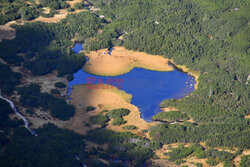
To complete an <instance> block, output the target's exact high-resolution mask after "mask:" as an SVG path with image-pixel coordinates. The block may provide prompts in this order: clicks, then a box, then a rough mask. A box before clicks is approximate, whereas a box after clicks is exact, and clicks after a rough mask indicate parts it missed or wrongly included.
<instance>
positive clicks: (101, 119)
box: [90, 115, 109, 126]
mask: <svg viewBox="0 0 250 167" xmlns="http://www.w3.org/2000/svg"><path fill="white" fill-rule="evenodd" d="M108 121H109V118H108V117H107V116H105V115H95V116H92V117H90V122H91V123H93V124H99V125H101V126H105V125H106V123H107V122H108Z"/></svg>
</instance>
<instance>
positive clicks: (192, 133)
mask: <svg viewBox="0 0 250 167" xmlns="http://www.w3.org/2000/svg"><path fill="white" fill-rule="evenodd" d="M248 123H249V120H247V119H241V118H239V119H234V120H228V122H227V123H224V124H214V123H207V124H201V125H194V124H191V123H184V124H161V125H156V126H154V127H152V128H151V129H150V132H149V135H150V136H151V137H152V138H153V139H154V140H156V141H159V142H161V143H164V144H168V143H177V142H183V143H186V142H194V143H198V142H207V145H208V146H211V147H216V146H218V147H219V146H225V147H238V148H240V149H244V148H248V149H249V140H248V138H249V137H250V134H249V133H248V131H247V129H248V128H249V127H248ZM226 132H227V133H228V134H227V133H226ZM208 140H209V141H208Z"/></svg>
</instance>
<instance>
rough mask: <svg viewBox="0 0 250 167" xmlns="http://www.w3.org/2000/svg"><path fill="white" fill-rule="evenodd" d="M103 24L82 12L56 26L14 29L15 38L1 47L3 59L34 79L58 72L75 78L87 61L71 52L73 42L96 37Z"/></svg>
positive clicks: (26, 24) (38, 25) (41, 25)
mask: <svg viewBox="0 0 250 167" xmlns="http://www.w3.org/2000/svg"><path fill="white" fill-rule="evenodd" d="M101 23H102V21H101V20H100V19H99V18H98V16H96V15H94V14H90V13H87V12H83V13H78V14H72V15H68V16H67V18H66V19H64V20H62V21H60V22H59V23H55V24H49V23H41V22H31V23H25V24H24V25H20V26H14V27H15V29H16V38H15V39H14V40H11V41H8V40H3V41H2V42H1V43H0V53H1V58H3V59H4V60H5V61H6V62H9V63H18V64H20V65H23V66H24V67H26V68H27V69H28V70H30V71H31V72H32V73H33V74H35V75H45V74H48V73H51V72H52V71H53V70H57V71H58V75H59V76H65V75H68V74H73V73H74V72H76V71H77V70H79V69H80V68H81V67H82V65H83V64H84V63H85V57H84V55H83V54H82V53H81V54H75V53H74V52H73V51H72V50H71V47H72V46H73V44H74V43H73V42H72V39H73V38H75V39H76V40H79V41H82V40H84V39H86V38H89V37H91V36H93V35H94V34H95V33H96V32H97V31H98V29H99V28H101V26H102V25H101ZM84 25H88V26H84ZM20 52H22V53H26V56H25V57H24V60H23V59H21V57H20V56H18V55H17V54H18V53H20Z"/></svg>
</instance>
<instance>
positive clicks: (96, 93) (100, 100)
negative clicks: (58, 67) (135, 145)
mask: <svg viewBox="0 0 250 167" xmlns="http://www.w3.org/2000/svg"><path fill="white" fill-rule="evenodd" d="M71 97H72V101H71V104H73V105H74V106H75V107H76V114H75V116H74V117H73V118H72V119H71V120H70V121H69V123H68V125H67V126H65V127H66V128H68V129H72V130H74V131H75V132H77V133H81V134H85V132H86V130H88V129H91V127H84V126H83V121H86V122H88V121H89V117H91V116H93V115H97V114H98V113H100V112H101V111H103V110H111V109H115V108H127V109H129V110H130V111H131V112H130V114H129V115H128V116H125V117H124V120H126V121H127V123H126V124H125V125H135V126H137V127H138V130H136V131H133V133H136V134H139V133H141V131H142V130H145V129H148V128H150V126H151V125H152V124H150V123H147V122H146V121H144V120H143V119H142V118H141V117H140V112H139V109H138V108H137V107H136V106H134V105H132V104H130V101H131V98H132V95H130V94H127V93H126V92H125V91H121V90H118V89H117V88H116V87H114V89H88V87H87V85H76V86H74V87H73V91H72V93H71ZM87 106H95V107H96V110H95V111H91V112H86V111H85V108H86V107H87ZM122 126H124V125H122ZM122 126H113V125H108V126H107V128H108V129H111V130H114V131H126V130H124V129H122Z"/></svg>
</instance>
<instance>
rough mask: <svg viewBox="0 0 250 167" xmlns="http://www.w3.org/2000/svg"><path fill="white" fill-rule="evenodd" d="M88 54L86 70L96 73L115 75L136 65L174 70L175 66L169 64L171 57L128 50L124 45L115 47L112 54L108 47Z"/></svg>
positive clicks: (152, 68) (149, 68) (156, 69)
mask: <svg viewBox="0 0 250 167" xmlns="http://www.w3.org/2000/svg"><path fill="white" fill-rule="evenodd" d="M86 56H88V57H89V59H90V60H89V62H87V63H86V64H85V65H84V70H85V71H86V72H89V73H92V74H95V75H102V76H115V75H120V74H124V73H128V72H129V71H131V70H132V69H133V68H135V67H140V68H145V69H148V70H154V71H172V70H173V67H171V66H170V65H168V61H169V59H166V58H164V57H162V56H159V55H149V54H147V53H144V52H137V51H132V50H127V49H125V48H124V47H117V46H116V47H114V50H113V51H112V54H111V55H109V54H108V50H107V49H102V50H98V51H91V52H90V53H89V54H86Z"/></svg>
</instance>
